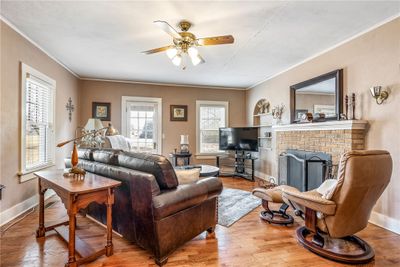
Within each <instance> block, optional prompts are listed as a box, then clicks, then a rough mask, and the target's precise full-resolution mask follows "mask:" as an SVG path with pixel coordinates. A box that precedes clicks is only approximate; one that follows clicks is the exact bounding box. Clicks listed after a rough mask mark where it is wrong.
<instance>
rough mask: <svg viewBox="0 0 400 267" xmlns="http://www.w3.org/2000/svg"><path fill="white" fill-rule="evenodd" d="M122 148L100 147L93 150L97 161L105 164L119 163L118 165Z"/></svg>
mask: <svg viewBox="0 0 400 267" xmlns="http://www.w3.org/2000/svg"><path fill="white" fill-rule="evenodd" d="M121 151H122V150H117V149H99V150H94V151H93V159H94V160H95V161H97V162H101V163H104V164H110V165H117V166H118V154H119V153H120V152H121Z"/></svg>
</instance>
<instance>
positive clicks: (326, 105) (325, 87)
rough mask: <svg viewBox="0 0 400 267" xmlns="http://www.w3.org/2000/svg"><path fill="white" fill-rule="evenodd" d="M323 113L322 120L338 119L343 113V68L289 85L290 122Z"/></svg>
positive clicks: (296, 121)
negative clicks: (305, 115) (323, 117)
mask: <svg viewBox="0 0 400 267" xmlns="http://www.w3.org/2000/svg"><path fill="white" fill-rule="evenodd" d="M306 113H312V114H313V116H314V118H315V117H317V116H316V114H319V113H323V114H324V115H325V119H324V120H339V119H340V113H343V70H342V69H339V70H335V71H332V72H329V73H326V74H323V75H321V76H318V77H315V78H312V79H310V80H307V81H304V82H301V83H298V84H295V85H292V86H290V122H291V123H298V122H300V120H301V118H302V116H303V115H304V114H306Z"/></svg>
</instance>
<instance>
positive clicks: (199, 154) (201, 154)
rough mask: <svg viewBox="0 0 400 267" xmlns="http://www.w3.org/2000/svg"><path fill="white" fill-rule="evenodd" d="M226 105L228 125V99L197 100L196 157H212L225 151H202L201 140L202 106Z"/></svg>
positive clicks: (226, 123) (226, 122) (226, 124)
mask: <svg viewBox="0 0 400 267" xmlns="http://www.w3.org/2000/svg"><path fill="white" fill-rule="evenodd" d="M207 106H208V107H224V108H225V125H224V126H223V127H228V124H229V102H228V101H209V100H197V101H196V158H198V159H212V158H215V156H216V155H218V154H221V153H223V151H215V152H213V153H210V152H208V153H205V152H202V151H201V149H200V147H201V144H200V142H201V140H200V119H201V118H200V108H201V107H207Z"/></svg>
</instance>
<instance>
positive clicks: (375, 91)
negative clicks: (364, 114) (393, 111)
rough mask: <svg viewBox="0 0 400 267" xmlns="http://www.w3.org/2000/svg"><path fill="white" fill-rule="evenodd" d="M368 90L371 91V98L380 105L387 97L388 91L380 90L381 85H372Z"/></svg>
mask: <svg viewBox="0 0 400 267" xmlns="http://www.w3.org/2000/svg"><path fill="white" fill-rule="evenodd" d="M369 90H370V91H371V95H372V97H373V98H375V101H376V103H377V104H378V105H382V104H383V102H384V101H385V100H386V99H388V97H389V92H388V91H384V90H382V86H373V87H371V88H370V89H369Z"/></svg>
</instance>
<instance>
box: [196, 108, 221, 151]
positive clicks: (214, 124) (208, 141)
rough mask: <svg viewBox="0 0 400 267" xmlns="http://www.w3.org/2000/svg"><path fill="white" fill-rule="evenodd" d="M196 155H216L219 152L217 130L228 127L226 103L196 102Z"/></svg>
mask: <svg viewBox="0 0 400 267" xmlns="http://www.w3.org/2000/svg"><path fill="white" fill-rule="evenodd" d="M196 107H197V154H205V155H207V154H216V153H219V152H221V151H220V150H219V128H221V127H227V126H228V102H222V101H196Z"/></svg>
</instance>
